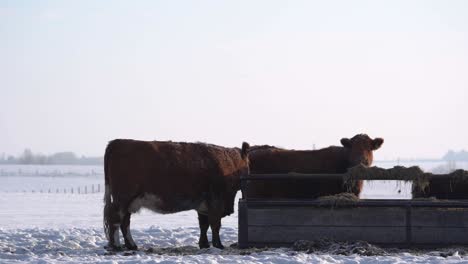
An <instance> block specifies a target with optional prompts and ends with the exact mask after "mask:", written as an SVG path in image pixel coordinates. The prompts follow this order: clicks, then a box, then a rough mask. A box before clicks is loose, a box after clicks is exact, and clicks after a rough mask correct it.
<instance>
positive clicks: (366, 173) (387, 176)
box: [344, 165, 430, 191]
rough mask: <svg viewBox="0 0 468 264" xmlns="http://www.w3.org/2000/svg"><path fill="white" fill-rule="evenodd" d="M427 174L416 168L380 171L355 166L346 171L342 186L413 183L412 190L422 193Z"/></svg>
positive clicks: (427, 182)
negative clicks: (392, 181)
mask: <svg viewBox="0 0 468 264" xmlns="http://www.w3.org/2000/svg"><path fill="white" fill-rule="evenodd" d="M429 177H430V174H429V173H425V172H424V171H422V170H421V168H419V167H418V166H412V167H409V168H406V167H403V166H395V167H393V168H391V169H382V168H379V167H370V168H369V167H365V166H363V165H357V166H355V167H352V168H350V169H348V171H347V172H346V174H345V177H344V184H345V185H346V186H348V190H349V189H350V188H351V186H354V184H356V182H357V181H359V180H397V181H405V182H413V188H416V189H419V190H421V191H424V190H425V189H426V188H427V187H428V186H429Z"/></svg>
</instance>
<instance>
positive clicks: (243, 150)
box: [241, 142, 250, 159]
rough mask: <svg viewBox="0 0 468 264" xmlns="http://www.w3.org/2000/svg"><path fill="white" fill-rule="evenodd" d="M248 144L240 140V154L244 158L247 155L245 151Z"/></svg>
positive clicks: (247, 149) (248, 146)
mask: <svg viewBox="0 0 468 264" xmlns="http://www.w3.org/2000/svg"><path fill="white" fill-rule="evenodd" d="M249 148H250V145H249V143H247V142H242V150H241V156H242V158H243V159H244V158H245V157H247V152H248V151H249Z"/></svg>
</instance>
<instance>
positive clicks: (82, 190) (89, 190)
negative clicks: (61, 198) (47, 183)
mask: <svg viewBox="0 0 468 264" xmlns="http://www.w3.org/2000/svg"><path fill="white" fill-rule="evenodd" d="M5 192H7V193H57V194H93V193H101V192H103V185H102V184H100V183H99V184H89V185H81V186H76V187H60V188H59V187H51V188H38V189H20V190H14V191H5Z"/></svg>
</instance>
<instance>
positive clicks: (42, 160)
mask: <svg viewBox="0 0 468 264" xmlns="http://www.w3.org/2000/svg"><path fill="white" fill-rule="evenodd" d="M0 164H37V165H102V164H103V158H102V157H85V156H81V157H78V156H77V155H76V154H75V153H73V152H57V153H54V154H52V155H44V154H40V153H33V152H32V151H31V150H30V149H25V150H24V151H23V153H22V154H21V155H20V156H18V157H14V156H6V155H5V154H1V156H0Z"/></svg>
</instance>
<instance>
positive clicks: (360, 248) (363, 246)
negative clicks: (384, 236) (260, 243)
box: [292, 239, 388, 256]
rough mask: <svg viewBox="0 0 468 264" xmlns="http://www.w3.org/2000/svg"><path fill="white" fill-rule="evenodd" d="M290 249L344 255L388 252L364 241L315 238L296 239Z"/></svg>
mask: <svg viewBox="0 0 468 264" xmlns="http://www.w3.org/2000/svg"><path fill="white" fill-rule="evenodd" d="M292 249H293V250H295V251H303V252H306V253H308V254H311V253H317V252H321V253H327V254H334V255H345V256H349V255H352V254H358V255H361V256H382V255H387V254H388V253H387V252H386V251H385V250H383V249H382V248H379V247H377V246H375V245H372V244H369V243H368V242H365V241H355V242H336V241H333V240H330V239H317V240H314V241H308V240H298V241H296V242H294V244H293V246H292Z"/></svg>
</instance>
